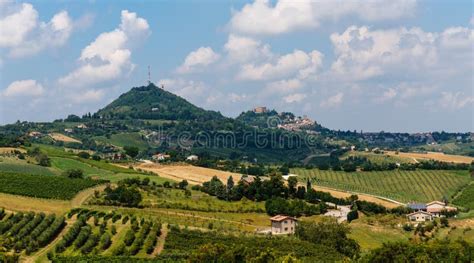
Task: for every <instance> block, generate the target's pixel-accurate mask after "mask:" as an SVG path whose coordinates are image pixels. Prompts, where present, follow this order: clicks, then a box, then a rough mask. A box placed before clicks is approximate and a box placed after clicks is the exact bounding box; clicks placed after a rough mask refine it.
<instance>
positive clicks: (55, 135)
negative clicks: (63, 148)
mask: <svg viewBox="0 0 474 263" xmlns="http://www.w3.org/2000/svg"><path fill="white" fill-rule="evenodd" d="M49 137H51V138H53V140H56V141H62V142H77V143H81V141H79V140H77V139H74V138H72V137H69V136H66V135H64V134H61V133H50V134H49Z"/></svg>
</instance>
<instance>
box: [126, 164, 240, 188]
mask: <svg viewBox="0 0 474 263" xmlns="http://www.w3.org/2000/svg"><path fill="white" fill-rule="evenodd" d="M132 166H133V168H134V169H141V170H144V171H150V172H154V173H157V174H158V175H159V176H161V177H163V178H168V179H171V180H175V181H181V180H187V181H188V182H189V183H190V184H202V183H204V182H207V181H209V180H211V178H212V177H213V176H217V178H219V179H220V180H221V181H222V182H223V183H226V182H227V178H229V176H232V178H233V179H234V181H238V180H240V177H241V176H242V175H241V174H237V173H231V172H226V171H220V170H214V169H209V168H203V167H197V166H192V165H184V164H182V165H161V164H156V163H139V164H132Z"/></svg>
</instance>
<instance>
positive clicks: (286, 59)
mask: <svg viewBox="0 0 474 263" xmlns="http://www.w3.org/2000/svg"><path fill="white" fill-rule="evenodd" d="M321 65H322V54H321V53H320V52H318V51H316V50H314V51H312V52H310V53H305V52H304V51H301V50H295V51H293V53H289V54H286V55H283V56H280V57H278V59H277V60H276V61H275V62H274V63H272V62H267V63H263V64H259V65H255V64H251V63H249V64H244V65H242V67H241V70H240V72H239V73H238V75H237V78H238V79H242V80H267V79H274V78H281V77H285V76H290V75H294V74H296V75H298V76H299V77H302V78H306V77H308V75H310V73H315V72H316V71H317V70H318V69H319V68H320V67H321Z"/></svg>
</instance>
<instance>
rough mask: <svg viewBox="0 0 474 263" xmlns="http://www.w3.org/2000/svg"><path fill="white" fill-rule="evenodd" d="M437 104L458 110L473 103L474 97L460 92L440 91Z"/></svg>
mask: <svg viewBox="0 0 474 263" xmlns="http://www.w3.org/2000/svg"><path fill="white" fill-rule="evenodd" d="M438 103H439V105H440V106H441V107H443V108H444V109H448V110H459V109H462V108H464V107H466V106H469V105H471V107H472V105H474V97H473V96H467V95H466V94H464V93H462V92H442V93H441V98H440V99H439V102H438Z"/></svg>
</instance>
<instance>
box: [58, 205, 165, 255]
mask: <svg viewBox="0 0 474 263" xmlns="http://www.w3.org/2000/svg"><path fill="white" fill-rule="evenodd" d="M75 212H78V213H77V214H76V215H75ZM74 215H75V216H74ZM68 217H70V218H71V220H74V219H75V222H74V223H73V224H72V225H71V227H70V228H69V230H68V232H67V233H66V234H65V235H64V236H63V237H62V239H61V240H60V241H59V242H58V243H57V244H56V246H55V248H54V253H55V255H56V256H59V257H63V256H80V255H82V256H85V255H93V256H138V257H147V256H148V255H151V254H152V253H153V251H154V248H155V246H156V243H157V240H158V237H159V236H160V234H161V223H159V222H154V221H150V220H145V219H144V218H141V219H140V218H136V217H135V216H133V217H129V216H127V215H126V216H122V215H121V214H115V213H113V212H112V213H108V214H106V213H104V212H97V211H89V210H87V209H85V210H80V209H79V210H77V211H71V212H70V213H69V214H68Z"/></svg>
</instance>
